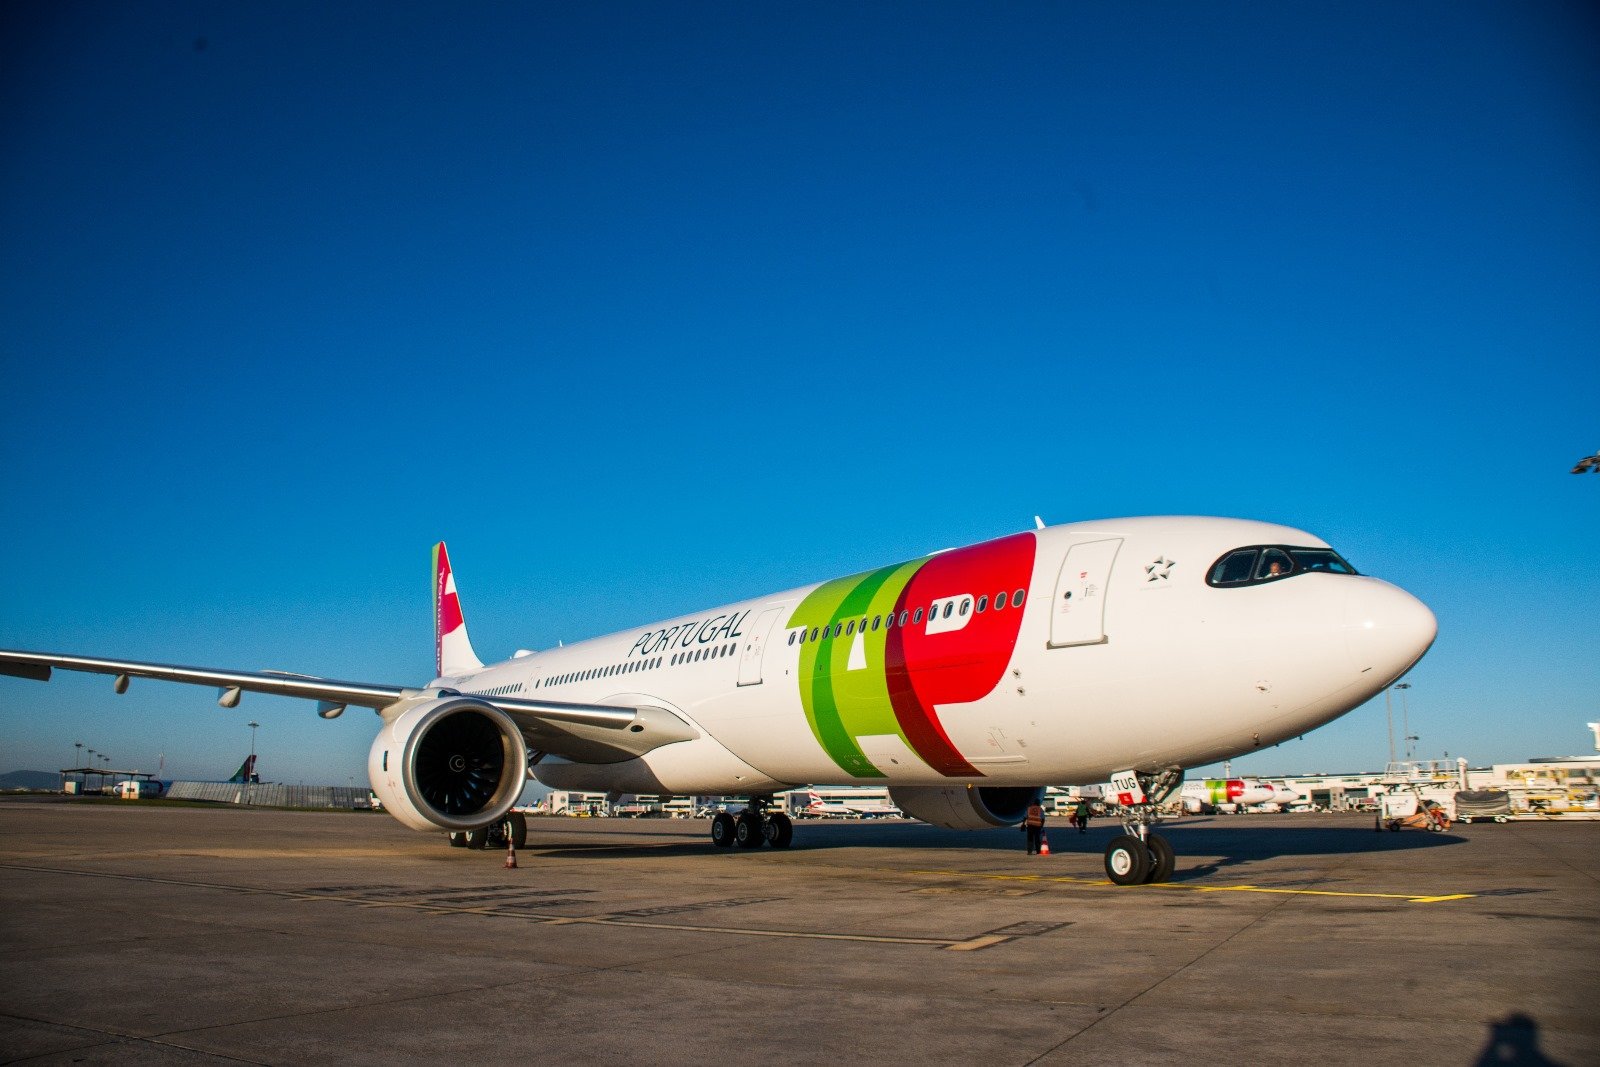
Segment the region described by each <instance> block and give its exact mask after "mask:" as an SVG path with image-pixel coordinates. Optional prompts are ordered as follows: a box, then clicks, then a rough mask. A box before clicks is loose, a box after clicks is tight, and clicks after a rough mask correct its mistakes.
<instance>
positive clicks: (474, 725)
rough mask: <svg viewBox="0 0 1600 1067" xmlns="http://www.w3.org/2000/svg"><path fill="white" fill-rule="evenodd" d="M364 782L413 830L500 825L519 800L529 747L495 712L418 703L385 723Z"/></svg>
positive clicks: (460, 703)
mask: <svg viewBox="0 0 1600 1067" xmlns="http://www.w3.org/2000/svg"><path fill="white" fill-rule="evenodd" d="M367 775H368V777H370V778H371V779H372V791H373V792H374V793H376V794H377V796H378V799H379V800H381V801H382V802H383V806H384V808H385V810H387V811H388V812H389V814H391V815H393V816H394V817H395V818H396V819H399V820H400V821H401V822H403V823H405V824H406V825H407V826H409V827H411V828H412V829H413V830H441V829H442V830H472V829H476V828H477V827H480V826H488V825H489V824H491V823H494V822H497V821H499V820H500V819H501V818H502V817H503V816H504V815H505V814H506V812H508V811H510V810H511V805H513V804H515V803H516V802H517V797H519V796H521V795H522V787H523V785H524V784H525V783H526V782H527V778H528V746H527V743H526V742H525V741H524V740H523V738H522V731H520V730H518V729H517V726H516V724H515V723H514V722H512V721H511V718H510V716H508V715H506V713H505V712H503V711H501V710H499V709H498V708H495V707H491V706H490V705H488V704H483V703H480V702H478V701H475V700H471V699H469V698H463V697H447V698H442V699H432V700H424V701H422V702H421V703H418V704H415V705H413V706H412V707H410V708H407V709H406V710H405V711H403V712H402V713H401V714H399V715H396V716H394V717H393V718H388V717H385V721H384V724H383V729H381V730H379V731H378V736H377V739H376V740H374V741H373V742H372V751H371V752H370V753H368V755H367Z"/></svg>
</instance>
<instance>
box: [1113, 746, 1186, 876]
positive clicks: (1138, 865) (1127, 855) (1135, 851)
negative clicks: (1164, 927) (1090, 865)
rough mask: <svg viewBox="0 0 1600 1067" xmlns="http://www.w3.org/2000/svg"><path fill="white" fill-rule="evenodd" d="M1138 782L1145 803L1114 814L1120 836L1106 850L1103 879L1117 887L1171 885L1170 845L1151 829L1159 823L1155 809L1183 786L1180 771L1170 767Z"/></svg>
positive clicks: (1173, 859)
mask: <svg viewBox="0 0 1600 1067" xmlns="http://www.w3.org/2000/svg"><path fill="white" fill-rule="evenodd" d="M1138 779H1139V786H1140V790H1141V793H1142V795H1143V797H1144V799H1143V800H1142V801H1140V802H1138V803H1135V804H1124V805H1122V806H1121V807H1120V808H1119V809H1118V810H1117V815H1118V817H1119V818H1120V819H1121V820H1122V833H1121V834H1119V835H1118V836H1116V837H1114V838H1112V839H1111V843H1110V844H1109V845H1107V846H1106V856H1105V862H1106V877H1107V878H1109V879H1111V880H1112V881H1113V882H1115V883H1116V884H1117V885H1144V884H1146V883H1150V882H1166V881H1170V880H1171V879H1172V872H1173V870H1174V869H1175V868H1176V867H1177V854H1176V853H1175V852H1174V851H1173V849H1172V845H1171V844H1170V843H1169V842H1168V841H1167V839H1166V838H1164V837H1162V836H1161V835H1160V834H1157V833H1154V832H1152V827H1154V826H1155V825H1156V824H1157V823H1159V822H1160V821H1161V815H1160V813H1159V812H1158V811H1157V810H1156V807H1157V805H1159V804H1160V803H1161V802H1162V801H1164V800H1166V799H1167V797H1169V796H1171V795H1172V792H1173V790H1175V789H1177V788H1178V786H1179V785H1180V784H1182V782H1183V768H1181V767H1169V768H1167V769H1166V770H1164V771H1162V772H1161V773H1160V774H1141V775H1139V776H1138Z"/></svg>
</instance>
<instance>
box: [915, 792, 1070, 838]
mask: <svg viewBox="0 0 1600 1067" xmlns="http://www.w3.org/2000/svg"><path fill="white" fill-rule="evenodd" d="M1043 796H1044V786H1031V785H1022V786H998V785H902V786H891V787H890V788H889V798H890V799H891V800H893V801H894V803H895V806H896V807H898V808H899V809H900V810H901V811H903V812H905V813H906V814H907V815H909V816H911V817H912V818H914V819H921V820H922V821H923V822H928V823H932V824H933V825H935V826H943V827H945V828H947V829H950V830H987V829H990V828H991V827H995V826H1016V825H1018V824H1020V823H1021V822H1022V820H1023V817H1024V816H1026V815H1027V814H1028V805H1029V804H1032V803H1033V802H1034V801H1035V800H1038V799H1040V798H1041V797H1043Z"/></svg>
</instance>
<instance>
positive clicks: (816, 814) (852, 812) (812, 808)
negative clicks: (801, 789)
mask: <svg viewBox="0 0 1600 1067" xmlns="http://www.w3.org/2000/svg"><path fill="white" fill-rule="evenodd" d="M799 814H801V815H806V816H810V817H813V818H833V819H887V818H895V817H897V816H899V815H900V809H899V808H897V807H895V806H894V805H893V804H880V803H878V802H876V801H871V800H839V799H834V800H828V799H826V798H824V797H823V796H822V795H821V794H820V793H815V792H811V793H807V794H806V806H805V807H803V808H801V809H800V811H799Z"/></svg>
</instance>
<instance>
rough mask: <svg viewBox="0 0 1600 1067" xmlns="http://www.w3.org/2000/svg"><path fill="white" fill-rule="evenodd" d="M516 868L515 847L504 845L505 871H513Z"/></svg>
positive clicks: (509, 844) (508, 844)
mask: <svg viewBox="0 0 1600 1067" xmlns="http://www.w3.org/2000/svg"><path fill="white" fill-rule="evenodd" d="M516 868H517V846H516V845H514V844H511V843H510V842H507V843H506V870H508V871H514V870H516Z"/></svg>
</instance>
